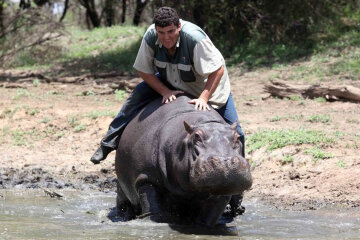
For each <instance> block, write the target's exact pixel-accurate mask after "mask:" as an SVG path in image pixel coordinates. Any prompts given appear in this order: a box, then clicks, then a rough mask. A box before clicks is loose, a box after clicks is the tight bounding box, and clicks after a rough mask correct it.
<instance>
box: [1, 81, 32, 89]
mask: <svg viewBox="0 0 360 240" xmlns="http://www.w3.org/2000/svg"><path fill="white" fill-rule="evenodd" d="M0 87H3V88H26V87H25V86H24V85H22V84H19V83H8V82H5V83H0Z"/></svg>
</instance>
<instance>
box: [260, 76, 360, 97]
mask: <svg viewBox="0 0 360 240" xmlns="http://www.w3.org/2000/svg"><path fill="white" fill-rule="evenodd" d="M264 90H265V92H267V93H269V94H270V95H271V96H273V97H280V98H290V97H292V96H301V97H303V98H310V99H313V98H318V97H323V98H325V99H327V100H329V101H336V100H346V101H357V102H358V101H360V88H357V87H354V86H349V85H348V86H331V87H329V86H321V85H319V84H317V85H306V84H290V83H287V82H285V81H270V83H268V84H265V86H264Z"/></svg>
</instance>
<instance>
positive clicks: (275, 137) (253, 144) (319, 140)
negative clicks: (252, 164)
mask: <svg viewBox="0 0 360 240" xmlns="http://www.w3.org/2000/svg"><path fill="white" fill-rule="evenodd" d="M334 142H335V139H334V138H333V137H330V136H327V135H326V134H325V133H323V132H321V131H314V130H305V129H298V130H286V129H284V130H262V131H258V132H256V133H254V134H251V135H250V136H248V137H247V141H246V143H247V150H248V151H249V152H251V151H253V150H256V149H260V148H262V147H266V149H267V150H268V151H272V150H274V149H278V148H282V147H285V146H288V145H302V144H322V145H330V144H331V143H334Z"/></svg>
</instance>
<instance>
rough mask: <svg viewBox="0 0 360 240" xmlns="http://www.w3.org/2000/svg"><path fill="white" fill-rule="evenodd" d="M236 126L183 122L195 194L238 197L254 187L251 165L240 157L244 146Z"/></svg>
mask: <svg viewBox="0 0 360 240" xmlns="http://www.w3.org/2000/svg"><path fill="white" fill-rule="evenodd" d="M236 124H237V123H235V124H233V125H232V126H230V125H227V124H223V123H218V122H210V123H206V124H202V125H199V126H190V125H189V124H187V123H186V122H184V126H185V130H186V132H187V136H186V137H185V140H184V144H186V145H187V146H186V148H187V150H188V151H189V154H188V156H189V160H188V161H189V166H188V167H189V170H190V172H189V182H190V187H191V188H192V189H193V190H194V191H199V192H207V193H210V194H214V195H235V194H240V193H242V192H243V191H244V190H246V189H249V188H250V187H251V185H252V178H251V173H250V165H249V162H248V161H247V160H246V159H245V158H243V157H242V155H241V152H242V148H243V146H242V144H241V142H240V136H239V134H238V133H237V132H236Z"/></svg>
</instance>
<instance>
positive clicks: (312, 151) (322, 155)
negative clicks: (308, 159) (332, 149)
mask: <svg viewBox="0 0 360 240" xmlns="http://www.w3.org/2000/svg"><path fill="white" fill-rule="evenodd" d="M304 153H305V154H307V155H311V156H312V157H313V161H314V163H316V162H317V161H319V160H321V159H327V158H332V157H334V155H333V154H332V153H327V152H324V151H322V150H321V149H319V148H317V147H313V148H308V149H306V150H305V151H304Z"/></svg>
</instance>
